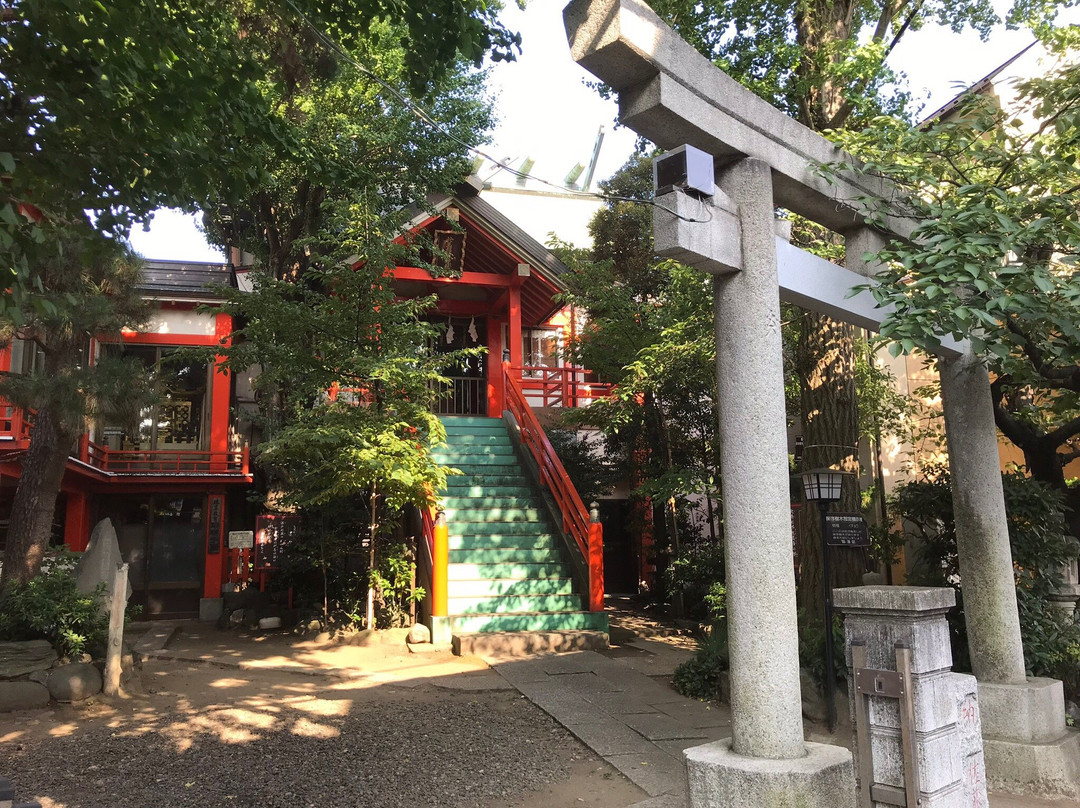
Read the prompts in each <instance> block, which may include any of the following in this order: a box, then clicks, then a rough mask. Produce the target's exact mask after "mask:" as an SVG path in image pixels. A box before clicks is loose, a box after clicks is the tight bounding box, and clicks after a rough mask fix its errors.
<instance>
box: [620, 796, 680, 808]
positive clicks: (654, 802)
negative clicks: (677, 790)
mask: <svg viewBox="0 0 1080 808" xmlns="http://www.w3.org/2000/svg"><path fill="white" fill-rule="evenodd" d="M689 805H690V802H689V800H687V798H686V797H684V796H683V795H681V794H661V795H660V796H659V797H649V798H648V799H647V800H642V801H641V802H635V803H634V804H633V805H630V806H628V808H689Z"/></svg>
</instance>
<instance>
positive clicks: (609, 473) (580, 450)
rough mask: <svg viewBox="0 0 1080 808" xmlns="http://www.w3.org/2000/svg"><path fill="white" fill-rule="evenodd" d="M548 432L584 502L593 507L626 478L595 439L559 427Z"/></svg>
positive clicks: (549, 438)
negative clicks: (591, 504)
mask: <svg viewBox="0 0 1080 808" xmlns="http://www.w3.org/2000/svg"><path fill="white" fill-rule="evenodd" d="M546 432H547V436H548V440H549V441H551V446H552V448H553V449H554V450H555V454H557V455H558V456H559V461H560V462H561V463H562V464H563V468H564V469H566V473H567V475H568V476H569V477H570V482H572V483H573V484H574V488H575V489H576V490H577V492H578V494H579V495H580V496H581V500H582V502H584V503H585V504H586V505H589V504H590V503H591V502H593V501H595V500H598V499H600V497H603V496H605V495H607V494H610V493H611V490H612V489H613V488H614V487H615V485H616V484H617V483H618V482H619V479H620V478H621V477H622V476H623V475H622V473H621V472H620V470H619V469H618V468H616V466H615V465H614V464H613V463H612V462H611V461H610V460H609V459H608V458H607V457H605V455H604V453H603V450H602V449H601V448H600V447H599V446H597V440H596V439H595V438H594V437H593V436H591V435H587V434H582V433H580V432H578V431H576V430H572V429H562V428H559V427H554V428H550V429H547V430H546Z"/></svg>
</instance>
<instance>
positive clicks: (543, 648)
mask: <svg viewBox="0 0 1080 808" xmlns="http://www.w3.org/2000/svg"><path fill="white" fill-rule="evenodd" d="M452 642H453V650H454V653H455V654H457V655H458V656H465V655H470V656H479V657H496V658H498V657H519V656H529V655H532V654H553V653H561V652H564V651H601V650H603V649H605V648H607V647H608V635H607V634H606V633H605V631H488V632H479V633H471V634H455V635H454V637H453V641H452Z"/></svg>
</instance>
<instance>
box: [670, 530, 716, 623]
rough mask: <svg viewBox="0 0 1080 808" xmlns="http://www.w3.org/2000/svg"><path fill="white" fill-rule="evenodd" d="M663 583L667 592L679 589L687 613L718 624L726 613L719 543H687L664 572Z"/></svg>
mask: <svg viewBox="0 0 1080 808" xmlns="http://www.w3.org/2000/svg"><path fill="white" fill-rule="evenodd" d="M664 583H665V585H666V587H667V589H668V591H669V592H677V591H679V590H682V593H683V603H684V605H685V607H686V609H687V612H688V613H689V614H691V615H693V616H694V617H697V618H699V619H702V620H708V621H709V622H711V623H718V622H720V621H721V620H723V619H724V615H725V613H726V610H727V588H726V587H725V585H724V546H723V544H721V543H720V542H710V541H696V542H694V543H693V544H687V545H686V546H684V547H683V549H682V551H681V552H680V553H679V554H678V555H677V556H675V557H674V558H673V559H672V560H671V563H670V564H668V566H667V568H666V569H665V570H664Z"/></svg>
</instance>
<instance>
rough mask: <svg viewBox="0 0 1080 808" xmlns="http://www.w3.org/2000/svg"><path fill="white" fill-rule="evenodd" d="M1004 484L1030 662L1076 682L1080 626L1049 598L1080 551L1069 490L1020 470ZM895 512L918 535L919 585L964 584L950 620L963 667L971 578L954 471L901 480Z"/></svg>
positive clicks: (915, 579)
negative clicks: (1068, 507) (961, 540)
mask: <svg viewBox="0 0 1080 808" xmlns="http://www.w3.org/2000/svg"><path fill="white" fill-rule="evenodd" d="M1002 484H1003V487H1004V492H1005V510H1006V513H1007V516H1008V526H1009V542H1010V545H1011V547H1012V556H1013V567H1014V570H1015V574H1016V599H1017V606H1018V607H1019V611H1020V629H1021V634H1022V637H1023V641H1024V661H1025V664H1026V665H1027V668H1028V670H1029V671H1030V672H1031V674H1032V675H1034V676H1056V677H1059V678H1060V677H1064V678H1072V679H1073V680H1075V678H1076V665H1077V663H1078V662H1080V625H1077V623H1076V622H1075V621H1073V620H1066V619H1064V617H1063V613H1062V612H1061V611H1060V610H1056V609H1055V608H1054V607H1053V606H1052V605H1050V603H1049V602H1048V598H1049V596H1050V595H1052V594H1054V593H1055V591H1056V590H1057V587H1058V585H1059V584H1060V583H1061V569H1062V567H1063V565H1065V564H1066V563H1068V562H1069V561H1071V560H1073V559H1075V558H1076V555H1077V545H1076V542H1075V540H1074V539H1073V538H1072V537H1071V536H1070V535H1069V534H1068V531H1067V529H1066V525H1065V520H1064V517H1063V514H1062V498H1061V495H1060V494H1059V493H1058V492H1056V491H1054V490H1053V489H1051V488H1050V487H1049V486H1047V485H1045V484H1043V483H1041V482H1039V481H1038V480H1034V479H1031V478H1030V477H1024V476H1022V475H1019V474H1013V473H1007V474H1003V475H1002ZM890 510H891V511H892V513H893V515H894V516H895V517H896V518H898V519H903V524H904V525H905V527H906V529H907V530H908V531H909V533H910V534H912V535H913V536H914V537H915V538H916V539H917V541H918V549H917V550H916V566H915V568H914V569H913V571H912V574H911V576H910V579H911V581H912V583H919V584H926V585H932V586H946V585H948V586H952V587H955V588H956V589H957V600H958V603H959V604H960V606H961V608H960V609H957V610H954V611H953V612H951V613H950V624H951V626H952V628H953V657H954V660H956V663H957V665H958V667H963V666H964V663H965V661H966V660H967V659H968V655H967V633H966V630H965V628H964V622H963V616H962V614H963V611H962V605H963V601H962V596H963V580H962V579H961V576H960V567H959V562H958V558H957V553H956V527H955V523H954V521H953V510H952V491H951V489H950V487H949V476H948V472H947V470H945V469H944V468H938V469H931V470H929V471H928V472H927V473H926V475H925V477H924V478H922V479H920V480H917V481H914V482H910V483H905V484H903V485H900V486H897V489H896V493H895V495H894V498H893V500H892V502H891V503H890Z"/></svg>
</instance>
